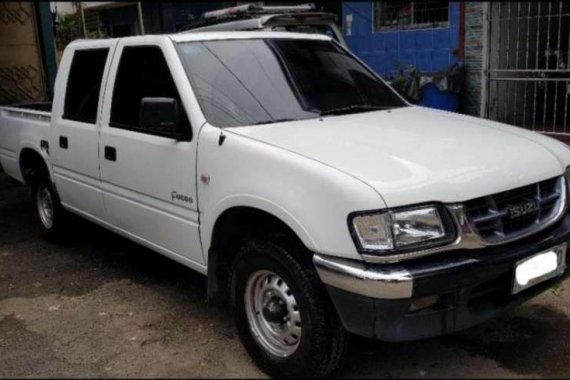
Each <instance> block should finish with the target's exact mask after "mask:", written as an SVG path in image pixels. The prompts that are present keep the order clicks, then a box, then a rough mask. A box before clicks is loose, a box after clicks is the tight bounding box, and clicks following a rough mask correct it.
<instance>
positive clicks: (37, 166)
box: [18, 145, 52, 185]
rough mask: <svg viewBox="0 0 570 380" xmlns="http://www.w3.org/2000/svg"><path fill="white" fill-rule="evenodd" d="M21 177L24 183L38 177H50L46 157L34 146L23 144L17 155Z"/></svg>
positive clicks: (31, 181) (27, 183) (30, 182)
mask: <svg viewBox="0 0 570 380" xmlns="http://www.w3.org/2000/svg"><path fill="white" fill-rule="evenodd" d="M18 165H19V167H20V174H21V177H22V179H23V181H24V183H25V184H26V185H30V184H32V183H33V182H34V181H36V180H37V179H38V178H45V177H47V178H52V177H51V172H50V169H49V165H48V164H47V160H46V157H45V156H44V155H43V154H42V153H40V152H39V151H38V150H37V149H36V147H33V146H27V145H25V146H24V147H23V148H22V149H21V151H20V155H19V157H18Z"/></svg>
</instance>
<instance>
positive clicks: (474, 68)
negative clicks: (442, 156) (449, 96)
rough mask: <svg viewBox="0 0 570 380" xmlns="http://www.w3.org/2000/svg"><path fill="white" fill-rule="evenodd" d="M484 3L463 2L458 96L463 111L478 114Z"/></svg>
mask: <svg viewBox="0 0 570 380" xmlns="http://www.w3.org/2000/svg"><path fill="white" fill-rule="evenodd" d="M484 7H485V3H483V2H475V1H468V2H466V3H465V69H466V78H465V86H464V87H463V91H462V94H461V97H460V110H461V111H462V112H463V113H466V114H469V115H474V116H480V115H479V114H480V108H481V88H482V69H483V48H484V46H483V23H484V21H485V20H484V15H483V9H484Z"/></svg>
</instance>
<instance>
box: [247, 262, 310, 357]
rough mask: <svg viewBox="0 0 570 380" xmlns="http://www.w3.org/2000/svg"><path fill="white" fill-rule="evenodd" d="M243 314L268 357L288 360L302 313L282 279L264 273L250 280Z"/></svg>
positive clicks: (296, 340)
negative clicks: (269, 355) (244, 313)
mask: <svg viewBox="0 0 570 380" xmlns="http://www.w3.org/2000/svg"><path fill="white" fill-rule="evenodd" d="M245 310H246V314H247V319H248V322H249V326H250V329H251V331H252V333H253V335H254V337H255V338H256V340H257V342H258V343H259V345H261V347H262V348H263V349H265V350H266V351H267V352H268V353H270V354H272V355H274V356H278V357H288V356H290V355H292V354H293V353H294V352H295V351H296V350H297V348H298V347H299V342H300V341H301V313H300V312H299V308H298V306H297V301H296V299H295V296H294V295H293V292H292V291H291V289H290V288H289V286H288V285H287V283H286V282H285V281H284V280H283V279H282V278H281V277H279V276H278V275H276V274H275V273H273V272H271V271H267V270H260V271H257V272H255V273H253V274H252V275H251V276H249V279H248V280H247V285H246V289H245ZM277 320H279V321H277Z"/></svg>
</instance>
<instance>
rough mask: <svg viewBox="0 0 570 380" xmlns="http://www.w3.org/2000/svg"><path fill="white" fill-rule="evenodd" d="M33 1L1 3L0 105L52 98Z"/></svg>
mask: <svg viewBox="0 0 570 380" xmlns="http://www.w3.org/2000/svg"><path fill="white" fill-rule="evenodd" d="M37 23H38V20H36V12H35V9H34V3H32V2H5V3H0V104H12V103H19V102H33V101H41V100H46V99H47V98H48V88H47V81H46V76H45V71H44V66H43V63H42V52H41V46H40V36H39V35H38V28H37Z"/></svg>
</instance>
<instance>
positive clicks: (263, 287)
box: [230, 240, 347, 377]
mask: <svg viewBox="0 0 570 380" xmlns="http://www.w3.org/2000/svg"><path fill="white" fill-rule="evenodd" d="M294 251H295V249H294V248H290V247H287V245H286V244H277V243H274V242H270V241H259V240H257V241H250V242H247V243H246V244H245V245H244V246H243V247H242V249H241V250H240V252H239V253H238V255H237V257H236V260H235V261H234V264H233V267H232V272H231V281H230V285H231V289H230V291H231V293H230V294H231V303H232V309H233V314H234V318H235V323H236V327H237V330H238V334H239V337H240V339H241V341H242V343H243V345H244V346H245V348H246V350H247V352H248V353H249V355H250V356H251V357H252V359H253V360H254V361H255V362H256V364H257V365H258V366H259V367H260V368H261V369H263V370H264V371H265V372H266V373H267V374H268V375H270V376H273V377H323V376H327V375H328V374H330V373H331V372H333V371H334V370H335V369H336V368H337V367H338V365H339V363H340V361H341V359H342V358H343V356H344V354H345V351H346V346H347V333H346V331H345V330H344V329H343V327H342V326H341V323H340V321H339V318H338V316H337V314H336V311H335V310H334V307H333V305H332V303H331V301H330V299H329V297H328V294H327V292H326V289H325V288H324V286H323V284H322V283H321V282H320V279H319V278H318V275H317V274H316V272H315V270H314V268H313V267H312V263H311V262H310V260H306V261H307V262H304V263H301V262H300V260H297V259H296V258H295V255H294V253H296V252H294ZM298 253H299V254H302V255H305V257H308V258H310V254H309V253H308V252H298ZM297 257H299V256H297ZM279 280H281V281H282V282H281V284H280V283H279ZM255 289H259V290H255ZM287 290H289V291H287ZM272 292H273V293H272ZM271 294H273V295H271ZM256 300H257V302H256ZM262 305H266V307H263V306H262ZM256 311H257V312H256ZM285 313H286V316H284V314H285ZM282 317H283V318H285V319H289V320H288V322H286V323H284V322H282V321H281V319H282ZM299 319H300V320H299ZM276 321H279V322H276ZM263 326H265V327H263ZM268 326H273V327H275V326H278V327H279V328H284V330H282V331H284V335H283V336H281V337H280V338H279V339H274V338H275V337H274V336H273V335H272V333H271V331H273V332H275V331H276V330H275V329H273V327H269V328H268ZM277 330H279V329H277ZM254 331H256V333H254ZM268 331H269V334H268ZM268 336H269V338H267V337H268ZM284 336H285V338H284V339H282V338H283V337H284ZM276 340H277V341H279V340H284V341H287V342H288V344H284V341H281V342H278V343H276V342H275V341H276Z"/></svg>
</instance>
